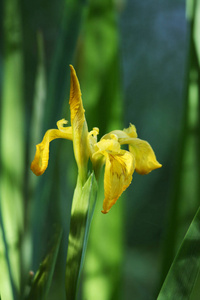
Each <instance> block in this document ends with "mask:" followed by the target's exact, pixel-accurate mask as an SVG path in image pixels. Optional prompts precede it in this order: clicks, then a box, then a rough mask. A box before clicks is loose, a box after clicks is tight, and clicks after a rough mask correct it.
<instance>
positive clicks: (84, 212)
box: [65, 173, 97, 300]
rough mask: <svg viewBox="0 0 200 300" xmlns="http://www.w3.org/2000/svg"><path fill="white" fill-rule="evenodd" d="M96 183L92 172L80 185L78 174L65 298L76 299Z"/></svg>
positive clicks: (68, 253)
mask: <svg viewBox="0 0 200 300" xmlns="http://www.w3.org/2000/svg"><path fill="white" fill-rule="evenodd" d="M96 193H97V183H96V179H95V176H94V174H93V173H92V174H91V175H90V177H89V178H88V180H87V181H86V183H85V184H84V185H82V183H81V179H80V176H78V181H77V185H76V189H75V192H74V197H73V202H72V209H71V221H70V232H69V240H68V252H67V263H66V274H65V288H66V299H67V300H74V299H76V293H77V287H78V282H79V278H80V273H81V269H82V264H83V258H84V253H85V250H86V245H87V239H88V232H89V227H90V223H91V219H92V215H93V210H94V205H95V200H96Z"/></svg>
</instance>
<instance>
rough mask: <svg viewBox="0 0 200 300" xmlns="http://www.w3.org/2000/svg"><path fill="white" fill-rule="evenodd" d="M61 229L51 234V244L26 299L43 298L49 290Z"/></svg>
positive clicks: (35, 299)
mask: <svg viewBox="0 0 200 300" xmlns="http://www.w3.org/2000/svg"><path fill="white" fill-rule="evenodd" d="M61 237H62V230H61V229H60V228H59V229H58V230H57V232H56V233H55V235H54V236H53V240H52V245H51V248H50V251H49V252H48V254H47V256H46V257H45V259H44V260H43V262H42V263H41V265H40V267H39V270H38V271H37V273H36V275H35V278H34V281H33V284H32V287H31V290H30V293H29V295H28V297H27V300H45V299H46V297H47V293H48V291H49V288H50V285H51V281H52V277H53V272H54V268H55V263H56V259H57V254H58V250H59V246H60V242H61Z"/></svg>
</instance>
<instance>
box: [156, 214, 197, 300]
mask: <svg viewBox="0 0 200 300" xmlns="http://www.w3.org/2000/svg"><path fill="white" fill-rule="evenodd" d="M199 270H200V208H199V209H198V211H197V213H196V215H195V217H194V219H193V221H192V223H191V225H190V227H189V229H188V231H187V233H186V235H185V238H184V240H183V242H182V244H181V247H180V249H179V251H178V253H177V255H176V257H175V259H174V261H173V263H172V265H171V268H170V270H169V273H168V275H167V277H166V279H165V281H164V284H163V286H162V288H161V291H160V293H159V295H158V298H157V300H173V299H174V300H179V299H181V300H187V299H190V296H191V294H192V291H193V288H194V286H195V283H196V279H197V276H198V273H199Z"/></svg>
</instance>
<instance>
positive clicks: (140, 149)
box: [129, 138, 162, 175]
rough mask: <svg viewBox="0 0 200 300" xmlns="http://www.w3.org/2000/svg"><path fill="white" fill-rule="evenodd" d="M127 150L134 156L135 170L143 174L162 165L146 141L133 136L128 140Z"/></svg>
mask: <svg viewBox="0 0 200 300" xmlns="http://www.w3.org/2000/svg"><path fill="white" fill-rule="evenodd" d="M129 150H130V152H131V153H132V154H133V155H134V157H135V170H136V172H137V173H139V174H141V175H143V174H148V173H149V172H151V171H153V170H155V169H158V168H161V167H162V165H161V164H160V163H159V162H158V161H157V160H156V156H155V153H154V151H153V149H152V148H151V146H150V145H149V143H148V142H146V141H143V140H140V139H138V138H133V139H131V140H130V141H129Z"/></svg>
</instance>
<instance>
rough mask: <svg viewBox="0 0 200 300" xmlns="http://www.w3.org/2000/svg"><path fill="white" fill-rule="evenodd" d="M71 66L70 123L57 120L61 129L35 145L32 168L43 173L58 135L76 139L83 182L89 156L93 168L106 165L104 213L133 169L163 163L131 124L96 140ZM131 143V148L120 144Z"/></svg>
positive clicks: (141, 171) (143, 170)
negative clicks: (88, 122) (89, 127)
mask: <svg viewBox="0 0 200 300" xmlns="http://www.w3.org/2000/svg"><path fill="white" fill-rule="evenodd" d="M70 68H71V87H70V100H69V104H70V112H71V126H68V127H65V126H64V125H66V124H67V121H66V120H65V119H62V120H60V121H58V122H57V127H58V129H51V130H48V131H47V132H46V133H45V135H44V138H43V140H42V142H41V143H40V144H38V145H36V154H35V158H34V160H33V162H32V164H31V170H32V171H33V172H34V173H35V174H36V175H37V176H39V175H41V174H43V173H44V171H45V170H46V168H47V166H48V161H49V143H50V142H51V141H52V140H54V139H56V138H64V139H68V140H72V141H73V146H74V154H75V158H76V161H77V165H78V170H79V175H80V176H81V179H82V181H83V183H84V181H85V180H86V179H87V164H88V160H89V158H90V160H91V162H92V164H93V168H94V171H95V172H96V173H97V170H98V169H99V168H100V167H101V166H102V165H103V164H105V174H104V195H105V199H104V201H103V210H102V212H103V213H107V212H108V211H109V210H110V208H111V207H112V206H113V204H115V203H116V201H117V199H118V198H119V196H120V195H121V194H122V192H123V191H124V190H125V189H126V188H127V187H128V186H129V185H130V183H131V181H132V175H133V172H134V170H135V171H136V172H137V173H139V174H148V173H149V172H151V171H152V170H154V169H157V168H160V167H161V166H162V165H161V164H159V163H158V162H157V160H156V156H155V153H154V151H153V149H152V148H151V146H150V145H149V143H147V142H146V141H143V140H141V139H138V138H137V133H136V128H135V126H134V125H132V124H130V126H129V128H127V129H124V130H114V131H111V132H110V133H108V134H106V135H104V136H103V137H102V138H101V139H100V141H99V142H97V135H98V134H99V129H98V128H96V127H95V128H93V130H92V131H90V132H88V127H87V122H86V119H85V111H84V108H83V103H82V98H81V90H80V85H79V82H78V78H77V76H76V72H75V70H74V68H73V67H72V66H70ZM124 144H127V145H129V151H126V150H123V149H121V145H124Z"/></svg>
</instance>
